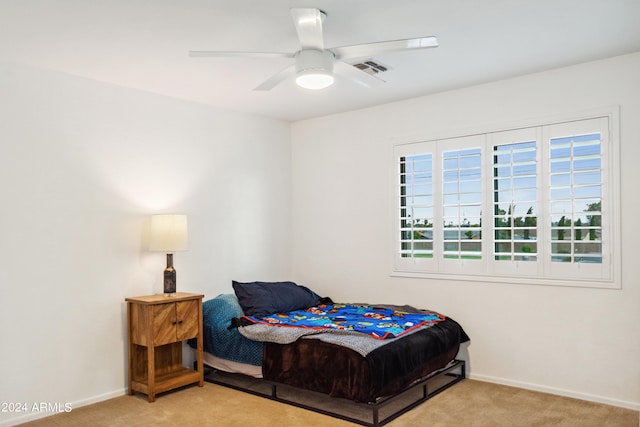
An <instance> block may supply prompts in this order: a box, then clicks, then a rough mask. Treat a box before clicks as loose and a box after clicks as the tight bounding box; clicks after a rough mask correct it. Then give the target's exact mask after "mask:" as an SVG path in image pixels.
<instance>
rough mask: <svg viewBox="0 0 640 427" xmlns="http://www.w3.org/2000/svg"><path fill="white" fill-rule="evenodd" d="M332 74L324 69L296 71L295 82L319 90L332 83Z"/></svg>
mask: <svg viewBox="0 0 640 427" xmlns="http://www.w3.org/2000/svg"><path fill="white" fill-rule="evenodd" d="M333 81H334V79H333V76H332V75H331V73H327V72H326V71H325V70H304V71H301V72H299V73H298V76H297V77H296V84H297V85H298V86H300V87H302V88H305V89H312V90H319V89H324V88H326V87H329V86H331V85H332V84H333Z"/></svg>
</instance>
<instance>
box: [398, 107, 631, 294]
mask: <svg viewBox="0 0 640 427" xmlns="http://www.w3.org/2000/svg"><path fill="white" fill-rule="evenodd" d="M614 115H615V114H614V113H610V114H606V115H603V116H600V117H595V118H587V119H580V120H571V121H559V122H558V123H552V124H548V125H539V126H528V127H524V126H523V127H520V128H518V129H512V130H502V131H496V132H487V133H478V134H474V135H467V136H460V137H455V138H446V139H438V140H429V141H422V142H414V143H409V144H398V145H396V146H395V158H396V162H397V163H396V165H397V166H396V171H397V173H396V174H395V175H394V176H395V178H394V179H395V182H396V186H397V188H398V192H397V194H396V198H395V202H394V203H395V204H396V206H397V207H398V210H397V212H398V215H397V216H396V228H395V232H394V242H395V244H394V248H395V249H394V254H395V255H394V258H395V266H394V270H395V273H396V274H400V275H410V276H415V275H419V276H431V275H437V276H438V277H447V276H448V277H452V278H458V279H460V278H464V277H468V275H471V276H472V277H474V279H480V280H496V279H497V280H502V281H516V282H523V283H541V284H561V285H578V286H585V285H586V286H598V287H619V284H616V278H617V277H618V271H619V265H618V262H617V261H616V259H618V258H619V257H616V256H615V253H616V251H617V243H616V242H618V241H619V236H618V234H619V227H615V226H614V225H613V224H614V223H615V222H616V221H614V214H615V213H617V212H618V200H616V198H615V197H613V196H614V183H615V182H616V181H618V180H619V178H618V177H617V176H616V174H615V173H614V171H615V170H616V168H614V167H613V165H614V161H615V159H617V148H616V147H617V145H616V144H615V143H614V142H612V138H611V137H610V134H611V133H616V132H617V131H615V130H612V129H615V128H614V127H613V126H612V124H613V123H615V120H614ZM610 127H611V129H610ZM614 140H615V139H614ZM616 265H618V267H616Z"/></svg>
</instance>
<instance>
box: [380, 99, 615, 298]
mask: <svg viewBox="0 0 640 427" xmlns="http://www.w3.org/2000/svg"><path fill="white" fill-rule="evenodd" d="M596 119H597V120H600V121H601V122H602V123H605V124H606V125H608V128H605V129H603V131H602V145H601V149H602V151H601V156H602V174H603V175H602V193H601V198H602V200H603V212H602V230H603V231H602V233H603V236H605V238H604V239H603V241H602V244H603V247H602V256H603V259H602V264H595V265H589V264H588V263H567V264H569V265H564V263H558V262H551V259H550V256H549V249H550V244H551V243H550V224H547V222H548V221H547V218H548V213H547V208H548V200H547V199H548V196H549V193H548V191H547V189H548V188H549V181H548V179H549V169H548V168H549V165H548V163H549V160H548V154H547V151H545V150H548V144H547V142H546V141H548V139H549V137H553V135H550V134H549V132H548V131H549V130H550V129H551V130H552V129H553V128H554V126H560V127H561V126H565V125H566V124H567V123H569V125H571V122H580V121H588V120H596ZM578 126H579V125H578ZM509 133H512V134H514V135H518V134H524V135H531V134H532V133H533V134H535V137H536V140H537V141H540V143H541V144H539V145H540V146H538V147H537V151H536V154H537V160H536V161H537V163H538V165H539V166H538V169H537V175H538V184H537V185H538V190H539V191H537V208H538V210H539V212H538V221H537V228H538V230H537V245H538V261H536V262H531V261H529V262H526V261H521V262H518V261H513V262H510V261H494V253H493V236H494V226H493V203H492V201H493V196H492V193H493V190H492V189H493V183H492V180H493V174H492V173H491V170H492V168H493V165H492V163H491V162H490V161H488V160H487V159H490V157H491V156H490V155H489V154H487V150H491V149H492V146H493V145H494V144H495V143H499V142H500V141H501V140H503V141H504V137H505V136H508V134H509ZM479 141H480V142H479ZM478 143H481V144H482V148H481V149H482V151H483V154H482V174H483V177H482V182H483V184H482V186H483V188H482V191H483V208H482V212H483V221H482V227H481V229H482V236H483V237H482V240H483V243H482V259H481V260H469V259H461V260H455V259H453V260H452V259H444V257H443V256H442V244H443V235H442V233H443V227H442V209H441V207H442V182H441V179H442V176H441V166H442V152H443V151H452V150H458V149H462V148H465V147H471V146H473V145H474V144H478ZM423 153H432V155H433V188H434V191H433V199H434V206H435V207H434V224H435V226H434V228H433V248H434V256H433V258H422V259H420V258H412V257H401V256H400V254H399V236H400V222H399V217H400V208H399V200H400V192H399V170H398V164H399V159H400V157H406V156H411V155H416V154H423ZM393 159H394V161H393V173H392V175H393V188H394V191H393V205H392V206H393V210H394V213H393V220H394V226H393V227H392V229H393V240H392V247H393V264H392V265H393V267H392V273H391V275H392V276H399V277H420V278H436V279H452V280H472V281H491V282H504V283H515V284H536V285H551V286H574V287H594V288H609V289H621V287H622V283H621V265H620V258H621V257H620V253H621V248H620V241H621V229H620V137H619V107H617V106H615V107H607V108H599V109H594V110H590V111H586V112H582V113H575V114H566V115H558V116H554V117H550V118H544V119H535V120H525V121H521V122H518V123H511V124H505V125H498V126H491V127H486V128H478V129H471V130H466V131H458V132H448V133H444V134H441V135H433V136H431V137H425V138H411V139H395V140H394V144H393ZM439 207H440V208H439ZM596 270H597V271H596Z"/></svg>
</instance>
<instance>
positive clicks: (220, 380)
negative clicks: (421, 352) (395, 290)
mask: <svg viewBox="0 0 640 427" xmlns="http://www.w3.org/2000/svg"><path fill="white" fill-rule="evenodd" d="M206 368H208V369H206ZM238 377H241V378H242V381H241V382H240V383H238V382H234V381H233V378H236V379H237V378H238ZM465 377H466V371H465V362H464V361H463V360H454V361H453V362H452V363H450V364H449V365H448V366H447V367H445V368H443V369H441V370H439V371H437V372H435V373H434V374H432V375H430V376H428V377H427V378H425V379H422V380H420V381H418V382H416V383H414V384H412V385H411V386H410V387H408V388H406V389H404V390H402V391H400V392H398V393H396V394H394V395H391V396H386V397H381V398H379V399H377V400H376V401H375V402H369V403H358V402H353V401H349V400H347V399H338V400H341V401H345V402H348V405H355V406H356V407H360V408H365V409H366V411H367V412H368V411H369V410H371V422H369V421H367V420H362V419H358V418H355V417H353V416H351V415H346V414H344V413H340V412H337V411H334V410H331V409H323V408H322V407H321V405H313V404H307V403H303V402H300V401H295V400H293V399H289V398H286V397H281V396H279V395H278V387H288V388H290V389H292V390H297V391H298V392H299V391H300V389H297V388H293V387H290V386H287V385H284V384H280V383H275V382H272V381H268V380H264V379H259V378H253V377H249V376H247V375H242V374H230V373H227V372H223V371H218V370H216V369H214V368H210V367H208V366H206V367H205V380H206V381H207V382H211V383H214V384H218V385H221V386H224V387H229V388H232V389H235V390H239V391H242V392H245V393H250V394H253V395H255V396H260V397H264V398H266V399H270V400H275V401H277V402H281V403H285V404H287V405H292V406H296V407H298V408H302V409H307V410H309V411H313V412H318V413H320V414H324V415H328V416H331V417H334V418H339V419H342V420H346V421H350V422H352V423H356V424H360V425H363V426H367V427H380V426H383V425H385V424H387V423H389V422H391V421H393V420H395V419H396V418H398V417H399V416H400V415H402V414H405V413H406V412H408V411H410V410H412V409H413V408H415V407H416V406H418V405H420V404H422V403H423V402H425V401H427V400H428V399H430V398H432V397H433V396H435V395H437V394H438V393H440V392H442V391H444V390H446V389H447V388H449V387H451V386H452V385H454V384H456V383H458V382H460V381H462V380H463V379H464V378H465ZM243 382H244V384H243ZM247 382H248V383H249V385H246V384H247ZM265 384H266V385H269V386H270V388H271V392H270V393H269V392H263V391H259V390H257V389H256V388H255V387H253V388H252V387H251V385H265ZM434 384H435V388H434V389H433V391H431V390H430V389H429V387H430V386H432V385H434ZM420 389H421V390H422V392H421V393H420V394H419V397H417V398H414V399H412V400H411V401H410V402H409V403H404V404H402V405H401V407H400V408H399V409H397V408H396V409H394V410H393V412H392V413H391V414H390V415H387V416H386V417H384V418H382V419H381V418H380V417H381V415H380V410H381V409H382V408H383V407H386V406H387V405H389V404H391V403H392V402H397V401H398V400H399V399H401V398H403V397H407V394H409V393H414V392H415V391H416V390H420ZM304 392H305V393H309V394H312V395H315V396H322V397H324V398H327V399H334V400H335V399H337V398H329V397H328V396H326V395H324V394H321V393H317V392H311V391H307V390H305V391H304Z"/></svg>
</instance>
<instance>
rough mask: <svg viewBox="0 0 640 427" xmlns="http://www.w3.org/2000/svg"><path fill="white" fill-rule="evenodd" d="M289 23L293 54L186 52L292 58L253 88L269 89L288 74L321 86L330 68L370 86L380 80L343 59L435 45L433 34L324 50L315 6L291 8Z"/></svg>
mask: <svg viewBox="0 0 640 427" xmlns="http://www.w3.org/2000/svg"><path fill="white" fill-rule="evenodd" d="M291 16H292V17H293V24H294V25H295V27H296V32H297V33H298V40H299V41H300V50H298V51H297V52H294V53H278V52H225V51H203V50H192V51H189V56H191V57H251V58H292V59H293V60H294V64H293V65H291V66H289V67H287V68H285V69H284V70H282V71H280V72H279V73H277V74H275V75H273V76H271V77H270V78H269V79H267V80H266V81H264V82H263V83H262V84H260V85H259V86H258V87H256V88H255V89H254V90H259V91H266V90H271V89H273V88H274V87H275V86H277V85H278V84H280V83H281V82H283V81H284V80H286V79H287V78H289V77H293V76H295V77H296V83H297V84H298V85H299V86H301V87H303V88H306V89H324V88H326V87H328V86H330V85H332V84H333V82H334V74H333V71H334V68H335V70H336V72H337V73H339V74H341V75H344V76H346V77H348V78H350V79H351V80H354V81H355V82H357V83H359V84H361V85H363V86H366V87H374V86H377V85H379V84H382V83H384V81H382V80H380V79H379V78H377V77H374V76H373V75H372V74H369V73H367V72H365V71H363V70H361V69H358V68H356V67H354V66H353V65H351V64H348V63H346V62H344V60H347V59H357V58H364V57H369V56H373V55H377V54H381V53H389V52H400V51H407V50H416V49H426V48H432V47H437V46H438V40H437V39H436V38H435V37H433V36H429V37H419V38H412V39H402V40H392V41H383V42H377V43H367V44H359V45H352V46H343V47H333V48H329V49H325V47H324V42H323V37H322V22H323V21H324V19H325V18H326V14H325V13H324V12H323V11H321V10H319V9H312V8H293V9H291Z"/></svg>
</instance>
